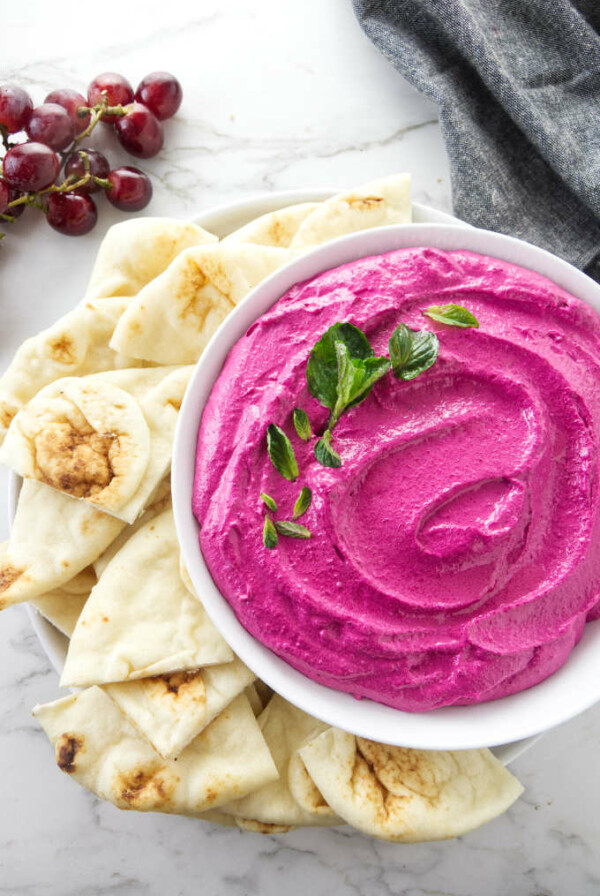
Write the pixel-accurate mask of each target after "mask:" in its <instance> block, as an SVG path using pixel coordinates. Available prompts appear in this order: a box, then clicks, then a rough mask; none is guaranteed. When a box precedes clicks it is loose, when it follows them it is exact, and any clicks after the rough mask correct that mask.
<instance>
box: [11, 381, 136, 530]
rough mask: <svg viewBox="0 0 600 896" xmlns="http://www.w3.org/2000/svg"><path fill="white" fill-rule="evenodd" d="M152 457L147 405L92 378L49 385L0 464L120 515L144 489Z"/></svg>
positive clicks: (16, 423) (24, 414)
mask: <svg viewBox="0 0 600 896" xmlns="http://www.w3.org/2000/svg"><path fill="white" fill-rule="evenodd" d="M149 457H150V431H149V429H148V425H147V423H146V420H145V419H144V415H143V414H142V411H141V409H140V406H139V404H138V403H137V402H136V401H135V399H134V398H132V397H131V395H129V394H128V393H127V392H125V391H124V390H123V389H119V388H118V387H117V386H114V385H112V384H110V385H109V384H108V383H106V382H102V381H101V380H98V379H95V380H93V379H91V378H87V377H68V378H66V379H61V380H57V381H56V382H55V383H51V384H50V385H49V386H46V388H45V389H43V390H42V391H41V392H40V393H38V395H36V396H35V397H34V398H32V399H31V401H30V402H29V403H28V404H27V405H26V406H25V407H24V408H22V410H20V411H19V413H18V414H17V416H16V417H15V419H14V420H13V422H12V423H11V425H10V428H9V431H8V434H7V436H6V439H5V441H4V444H3V446H2V449H0V461H2V463H5V464H6V465H7V466H9V467H11V468H12V469H13V470H15V472H17V473H19V474H20V475H21V476H24V477H25V478H27V479H37V480H38V481H40V482H45V483H46V484H47V485H50V486H52V487H53V488H56V489H58V490H59V491H62V492H64V493H65V494H67V495H70V496H71V497H73V498H84V499H86V500H87V501H89V503H90V504H92V505H93V506H94V507H97V508H98V509H99V510H103V511H106V512H109V513H113V514H115V515H121V514H119V511H121V510H122V508H123V507H124V506H125V505H126V504H127V503H128V502H129V501H130V499H131V498H132V496H133V495H134V494H135V492H136V491H137V489H138V487H139V485H140V483H141V481H142V477H143V476H144V473H145V472H146V468H147V466H148V460H149ZM126 522H132V520H128V519H126Z"/></svg>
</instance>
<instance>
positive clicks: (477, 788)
mask: <svg viewBox="0 0 600 896" xmlns="http://www.w3.org/2000/svg"><path fill="white" fill-rule="evenodd" d="M300 756H301V757H302V760H303V762H304V764H305V766H306V769H307V771H308V773H309V775H310V777H311V778H312V780H313V781H314V783H315V785H316V787H317V788H318V790H319V791H320V792H321V794H322V796H323V798H324V799H325V800H326V801H327V803H328V804H329V805H330V806H331V807H332V809H333V810H334V811H335V812H337V813H338V815H339V816H340V817H341V818H343V819H344V821H347V822H348V824H351V825H352V826H353V827H355V828H357V829H358V830H359V831H363V833H365V834H370V835H371V836H373V837H378V838H380V839H382V840H393V841H398V842H403V843H418V842H421V841H427V840H446V839H449V838H451V837H459V836H461V835H462V834H466V833H467V832H468V831H472V830H473V829H474V828H477V827H479V826H480V825H482V824H485V823H486V822H487V821H490V820H491V819H492V818H495V817H496V816H497V815H500V814H501V813H502V812H504V811H505V810H506V809H508V807H509V806H510V805H511V804H512V803H514V801H515V800H516V799H517V798H518V797H519V796H520V794H521V793H522V792H523V788H522V787H521V785H520V784H519V782H518V781H517V779H516V778H514V777H513V775H511V774H510V772H509V771H507V769H505V768H504V766H503V765H502V763H501V762H499V761H498V760H497V759H496V757H495V756H494V755H493V753H491V752H490V751H489V750H460V751H451V752H439V751H436V750H408V749H404V748H402V747H388V746H385V745H384V744H378V743H375V742H374V741H371V740H364V739H363V738H362V737H355V736H354V735H353V734H347V733H345V732H344V731H339V730H338V729H336V728H330V729H329V730H328V731H325V732H324V733H323V734H321V735H320V736H319V737H317V738H316V739H315V740H313V741H311V742H310V743H309V744H306V745H305V746H303V747H301V748H300Z"/></svg>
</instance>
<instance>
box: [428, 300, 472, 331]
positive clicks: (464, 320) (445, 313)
mask: <svg viewBox="0 0 600 896" xmlns="http://www.w3.org/2000/svg"><path fill="white" fill-rule="evenodd" d="M421 313H422V314H425V315H427V317H430V318H431V319H432V320H436V321H437V322H438V323H440V324H447V325H448V326H449V327H479V321H478V320H477V318H476V317H475V315H474V314H471V312H470V311H468V310H467V309H466V308H463V306H462V305H430V306H429V308H426V309H425V311H422V312H421Z"/></svg>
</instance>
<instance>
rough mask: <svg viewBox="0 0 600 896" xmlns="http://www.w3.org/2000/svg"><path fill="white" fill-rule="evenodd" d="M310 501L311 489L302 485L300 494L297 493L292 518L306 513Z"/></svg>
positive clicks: (295, 518)
mask: <svg viewBox="0 0 600 896" xmlns="http://www.w3.org/2000/svg"><path fill="white" fill-rule="evenodd" d="M311 501H312V491H311V490H310V489H309V487H308V486H307V485H305V486H304V488H303V489H302V491H301V492H300V494H299V495H298V499H297V501H296V503H295V504H294V514H293V519H294V520H297V519H298V517H301V516H302V515H303V514H305V513H306V511H307V510H308V508H309V507H310V504H311Z"/></svg>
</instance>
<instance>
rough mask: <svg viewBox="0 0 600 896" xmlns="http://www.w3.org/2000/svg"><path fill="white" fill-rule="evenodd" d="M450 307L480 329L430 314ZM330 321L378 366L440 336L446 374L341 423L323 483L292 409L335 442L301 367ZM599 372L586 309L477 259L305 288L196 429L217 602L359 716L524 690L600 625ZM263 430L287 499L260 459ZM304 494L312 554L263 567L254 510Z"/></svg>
mask: <svg viewBox="0 0 600 896" xmlns="http://www.w3.org/2000/svg"><path fill="white" fill-rule="evenodd" d="M450 302H453V303H457V304H460V305H464V306H466V307H467V308H468V309H469V310H470V311H472V312H473V313H474V314H475V316H476V317H477V319H478V320H479V324H480V329H478V330H476V329H467V330H465V329H458V328H454V327H447V326H442V325H437V324H434V323H433V322H432V321H430V320H429V319H428V318H426V317H423V315H422V314H421V311H422V310H423V309H425V308H427V307H428V306H429V305H432V304H445V303H450ZM338 321H343V322H350V323H352V324H354V325H356V326H357V327H360V329H361V330H363V331H364V333H365V334H366V336H367V337H368V339H369V340H370V342H371V344H372V346H373V348H374V350H375V353H376V354H378V355H381V354H387V353H388V349H387V342H388V338H389V336H390V335H391V333H392V331H393V330H394V328H395V327H396V326H398V324H399V323H401V322H402V323H406V324H407V325H408V326H409V327H412V328H413V329H425V328H430V329H435V330H436V331H437V333H438V336H439V339H440V355H439V358H438V360H437V362H436V363H435V365H434V366H433V367H432V368H431V369H429V370H427V371H426V372H425V373H423V374H421V375H420V376H419V377H418V378H416V379H415V380H413V381H411V382H403V381H401V380H398V379H396V378H394V376H392V374H391V373H390V374H388V375H386V376H385V377H383V379H381V380H380V381H379V382H377V383H376V385H375V387H374V389H373V391H372V392H371V393H370V395H369V396H368V397H367V398H366V400H365V401H364V402H363V403H362V404H359V405H358V406H356V407H354V408H352V409H351V410H349V411H347V412H346V413H344V414H343V416H342V417H341V419H340V421H339V423H338V424H337V426H336V428H335V431H334V445H335V447H336V449H337V450H338V451H339V453H340V454H341V456H342V458H343V465H342V466H341V467H340V468H339V469H330V468H327V467H323V466H321V465H320V464H319V463H318V462H317V461H316V459H315V457H314V453H313V451H314V444H315V440H314V439H313V440H311V442H309V443H305V442H302V441H300V439H299V438H298V437H297V435H296V433H295V431H294V427H293V424H292V411H293V409H294V408H295V407H300V408H303V409H304V410H305V411H306V412H307V413H308V416H309V418H310V421H311V425H312V429H313V432H315V433H321V432H322V431H323V430H324V429H325V426H326V423H327V416H328V412H327V409H326V408H324V407H322V406H321V405H320V404H319V403H318V402H317V401H316V400H315V399H314V398H313V397H312V396H311V395H310V393H309V392H308V389H307V385H306V363H307V359H308V355H309V352H310V350H311V348H312V347H313V345H314V344H315V342H317V340H318V339H319V338H320V337H321V335H322V334H323V333H324V332H325V330H327V329H328V328H329V327H330V326H331V325H332V324H334V323H336V322H338ZM599 364H600V318H598V317H597V315H596V314H595V313H594V312H593V311H592V310H591V308H589V307H588V306H587V305H585V304H584V303H583V302H581V301H580V300H578V299H576V298H574V297H572V296H570V295H568V294H567V293H565V292H564V291H563V290H561V289H560V288H559V287H558V286H556V285H555V284H553V283H551V282H550V281H548V280H546V279H545V278H543V277H541V276H539V275H537V274H534V273H532V272H531V271H528V270H525V269H523V268H520V267H516V266H515V265H512V264H507V263H505V262H502V261H498V260H496V259H493V258H488V257H485V256H481V255H476V254H474V253H471V252H465V251H455V252H443V251H438V250H434V249H430V248H420V249H402V250H398V251H394V252H390V253H388V254H386V255H381V256H377V257H372V258H363V259H361V260H359V261H354V262H351V263H349V264H345V265H343V266H342V267H339V268H335V269H334V270H330V271H326V272H325V273H322V274H320V275H319V276H317V277H315V278H313V279H312V280H309V281H307V282H305V283H300V284H297V285H295V286H294V287H293V288H292V289H290V290H289V292H288V293H286V295H284V296H283V297H282V298H281V299H280V300H279V301H278V302H277V303H276V304H275V305H274V306H273V307H272V308H271V309H270V311H269V312H268V313H267V314H265V315H263V316H262V317H261V318H260V319H259V320H258V321H256V323H255V324H253V326H252V327H250V329H249V330H248V332H247V333H246V334H245V336H244V337H243V338H242V339H240V340H239V342H238V343H237V344H236V345H235V347H234V348H233V349H232V351H231V353H230V354H229V357H228V358H227V361H226V363H225V365H224V367H223V370H222V372H221V374H220V376H219V378H218V380H217V382H216V384H215V386H214V388H213V390H212V393H211V395H210V398H209V401H208V403H207V405H206V407H205V409H204V413H203V416H202V422H201V426H200V432H199V437H198V453H197V466H196V481H195V487H194V499H193V506H194V513H195V515H196V517H197V519H198V521H199V523H200V525H201V532H200V545H201V549H202V552H203V554H204V558H205V561H206V563H207V565H208V568H209V570H210V572H211V575H212V577H213V579H214V581H215V583H216V585H217V587H218V588H219V590H220V591H221V593H222V594H223V595H224V596H225V598H226V599H227V601H228V602H229V603H230V604H231V606H232V607H233V609H234V611H235V613H236V615H237V617H238V619H239V620H240V622H241V623H242V625H243V626H244V627H245V628H246V629H247V630H248V631H249V632H250V633H251V634H252V635H254V636H255V637H256V638H257V639H258V640H259V641H261V642H262V643H263V644H265V645H266V646H267V647H269V648H270V649H271V650H273V651H274V652H275V653H276V654H278V655H279V656H280V657H283V658H284V659H285V660H286V661H287V662H288V663H290V664H291V665H292V666H294V667H295V668H297V669H299V670H300V671H301V672H303V673H304V674H305V675H307V676H309V677H310V678H312V679H314V680H315V681H317V682H320V683H322V684H324V685H328V686H329V687H332V688H337V689H338V690H342V691H348V692H350V693H351V694H354V695H355V696H357V697H369V698H371V699H373V700H376V701H379V702H380V703H385V704H387V705H389V706H393V707H396V708H398V709H403V710H409V711H421V710H427V709H431V708H433V707H438V706H445V705H450V704H469V703H478V702H481V701H484V700H492V699H494V698H497V697H501V696H504V695H507V694H511V693H513V692H515V691H519V690H522V689H524V688H528V687H531V686H532V685H534V684H536V683H537V682H539V681H541V680H542V679H544V678H546V677H547V676H548V675H550V674H551V673H552V672H554V671H555V670H556V669H557V668H558V667H559V666H561V665H562V663H564V662H565V660H566V658H567V656H568V654H569V652H570V651H571V649H572V648H573V646H574V645H575V644H576V643H577V641H578V639H579V638H580V636H581V634H582V630H583V627H584V624H585V622H586V620H589V619H593V618H595V617H596V616H598V615H600V612H599V611H598V610H597V608H596V604H597V602H598V599H599V583H600V551H599V550H598V544H599V543H600V541H599V539H600V518H599V508H598V451H597V445H598V435H599V431H600V368H599ZM269 423H277V424H278V425H279V426H281V427H282V428H283V429H284V431H285V432H286V433H287V434H288V436H289V437H290V440H291V442H292V445H293V447H294V450H295V454H296V458H297V461H298V466H299V469H300V476H299V478H298V480H297V481H296V482H295V483H290V482H287V481H286V480H285V479H283V477H282V476H281V475H280V474H279V473H277V471H276V470H275V469H274V467H273V465H272V464H271V462H270V460H269V457H268V454H267V450H266V437H265V436H266V429H267V426H268V424H269ZM303 485H308V486H309V487H310V488H311V489H312V493H313V500H312V504H311V506H310V508H309V510H308V512H307V513H306V514H305V515H304V516H303V517H302V519H301V520H300V522H302V523H303V524H304V525H306V526H307V527H308V529H309V530H310V531H311V533H312V539H311V540H306V541H301V540H297V539H293V538H285V537H281V536H280V538H279V544H278V546H277V548H276V549H274V550H266V549H265V547H264V546H263V542H262V527H263V519H264V514H265V512H266V509H265V507H264V505H263V503H262V501H261V499H260V497H259V496H260V492H266V493H267V494H269V495H271V496H272V497H273V498H274V499H275V500H276V502H277V504H278V508H279V509H278V512H277V513H276V514H275V515H274V516H275V518H277V519H288V520H289V519H291V518H292V508H293V505H294V502H295V500H296V498H297V497H298V493H299V491H300V488H301V487H302V486H303Z"/></svg>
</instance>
